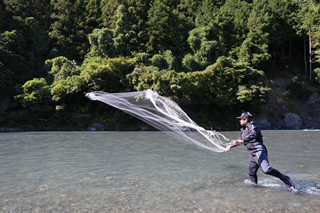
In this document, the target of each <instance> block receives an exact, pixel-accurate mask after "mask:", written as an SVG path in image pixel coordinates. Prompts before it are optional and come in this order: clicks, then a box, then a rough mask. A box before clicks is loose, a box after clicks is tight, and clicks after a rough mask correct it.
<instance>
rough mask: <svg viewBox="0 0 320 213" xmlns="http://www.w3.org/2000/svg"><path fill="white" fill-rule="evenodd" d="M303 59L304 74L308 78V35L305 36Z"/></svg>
mask: <svg viewBox="0 0 320 213" xmlns="http://www.w3.org/2000/svg"><path fill="white" fill-rule="evenodd" d="M303 50H304V51H303V59H304V75H305V76H306V78H308V64H307V56H306V51H307V50H306V36H305V35H304V36H303Z"/></svg>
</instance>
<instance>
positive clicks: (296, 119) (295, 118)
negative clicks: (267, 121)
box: [282, 113, 302, 129]
mask: <svg viewBox="0 0 320 213" xmlns="http://www.w3.org/2000/svg"><path fill="white" fill-rule="evenodd" d="M282 123H283V125H284V127H286V128H287V129H301V127H302V122H301V118H300V116H299V115H297V114H295V113H285V114H284V119H283V120H282Z"/></svg>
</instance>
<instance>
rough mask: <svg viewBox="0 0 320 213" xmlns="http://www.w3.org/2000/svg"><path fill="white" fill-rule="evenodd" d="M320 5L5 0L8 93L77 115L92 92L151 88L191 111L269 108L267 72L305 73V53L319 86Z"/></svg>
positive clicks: (2, 65) (2, 83)
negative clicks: (289, 69) (288, 70)
mask: <svg viewBox="0 0 320 213" xmlns="http://www.w3.org/2000/svg"><path fill="white" fill-rule="evenodd" d="M318 5H319V4H318V2H317V1H316V0H299V1H297V0H287V1H281V0H252V1H244V0H211V1H210V0H203V1H195V0H177V1H173V0H165V1H160V0H135V1H134V0H83V1H81V0H50V1H49V0H43V1H39V0H30V1H27V0H15V1H9V0H4V1H3V2H0V69H1V72H0V89H1V92H0V96H8V97H13V96H15V95H17V94H18V93H19V95H17V96H16V97H17V99H19V100H20V101H21V103H22V106H24V107H25V108H27V109H30V110H33V111H40V112H49V111H50V112H58V111H59V112H72V111H77V110H78V111H79V109H80V107H79V106H80V105H81V104H82V103H83V102H84V100H86V99H85V98H84V94H85V93H86V92H89V91H93V90H101V91H106V92H124V91H134V90H144V89H150V88H151V89H153V90H157V91H158V92H159V93H160V94H161V95H164V96H168V97H170V98H172V99H173V100H175V101H177V102H178V103H179V104H181V105H182V106H190V107H191V108H193V109H196V108H197V106H198V105H199V106H201V107H202V108H201V107H200V108H201V109H206V110H207V111H208V109H209V108H211V107H219V108H220V109H234V108H235V106H243V105H244V104H245V106H249V107H253V108H254V107H255V106H261V105H262V104H263V103H264V101H265V100H267V91H268V88H267V87H266V86H265V85H264V79H265V77H270V76H266V75H269V73H268V72H267V70H270V69H271V68H274V67H275V66H278V68H279V67H282V68H283V67H285V66H286V67H291V66H295V67H296V69H298V70H299V69H301V61H302V62H303V60H304V56H303V55H304V54H305V53H306V52H307V51H309V52H310V58H309V61H310V65H309V67H310V70H311V63H312V67H313V69H314V70H312V74H313V77H314V79H315V80H316V81H317V82H320V80H319V79H320V77H319V76H320V74H319V73H320V71H319V70H320V69H319V63H320V56H319V55H320V51H319V50H318V48H319V44H320V28H319V26H320V25H319V20H320V19H319V17H320V16H319V11H320V10H319V6H318ZM305 36H308V37H309V46H310V48H309V49H308V50H303V39H302V38H304V37H305ZM311 56H312V57H311ZM291 57H292V58H291ZM282 68H281V69H282ZM298 72H300V71H298ZM265 73H266V74H265ZM200 108H199V109H200ZM80 111H81V110H80Z"/></svg>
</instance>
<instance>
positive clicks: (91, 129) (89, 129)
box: [87, 126, 97, 131]
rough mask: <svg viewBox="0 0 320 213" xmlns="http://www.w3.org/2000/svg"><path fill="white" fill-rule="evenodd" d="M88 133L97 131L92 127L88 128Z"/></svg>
mask: <svg viewBox="0 0 320 213" xmlns="http://www.w3.org/2000/svg"><path fill="white" fill-rule="evenodd" d="M87 130H88V131H97V129H96V128H94V127H92V126H90V127H88V129H87Z"/></svg>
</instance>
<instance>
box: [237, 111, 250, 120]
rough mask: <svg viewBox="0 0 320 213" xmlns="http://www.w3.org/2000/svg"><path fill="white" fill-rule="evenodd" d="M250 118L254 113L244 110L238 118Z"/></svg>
mask: <svg viewBox="0 0 320 213" xmlns="http://www.w3.org/2000/svg"><path fill="white" fill-rule="evenodd" d="M248 118H250V119H251V118H252V115H251V114H250V113H249V112H243V113H242V114H241V115H240V117H237V119H248Z"/></svg>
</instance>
